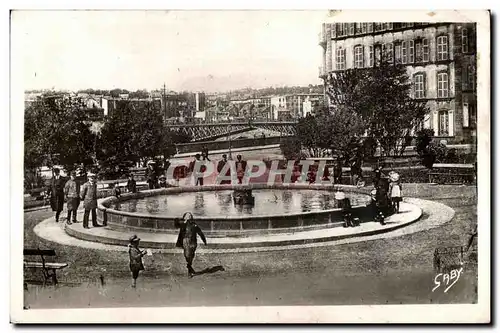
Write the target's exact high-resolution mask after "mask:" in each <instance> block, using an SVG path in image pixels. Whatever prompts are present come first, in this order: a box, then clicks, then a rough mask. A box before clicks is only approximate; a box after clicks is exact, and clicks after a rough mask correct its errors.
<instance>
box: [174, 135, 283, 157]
mask: <svg viewBox="0 0 500 333" xmlns="http://www.w3.org/2000/svg"><path fill="white" fill-rule="evenodd" d="M282 138H284V136H283V137H281V136H272V137H265V138H248V139H235V140H231V142H229V141H205V142H190V143H182V144H177V145H176V147H177V151H178V153H179V154H182V153H194V152H200V151H202V149H203V148H204V147H206V148H207V149H208V150H209V151H210V150H222V149H229V145H231V148H243V147H256V146H267V145H274V144H279V143H280V142H281V139H282Z"/></svg>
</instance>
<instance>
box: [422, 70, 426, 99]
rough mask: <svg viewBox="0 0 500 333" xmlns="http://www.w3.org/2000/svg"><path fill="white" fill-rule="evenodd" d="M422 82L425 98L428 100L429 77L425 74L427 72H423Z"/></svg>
mask: <svg viewBox="0 0 500 333" xmlns="http://www.w3.org/2000/svg"><path fill="white" fill-rule="evenodd" d="M422 80H423V87H424V98H427V75H426V74H425V72H422Z"/></svg>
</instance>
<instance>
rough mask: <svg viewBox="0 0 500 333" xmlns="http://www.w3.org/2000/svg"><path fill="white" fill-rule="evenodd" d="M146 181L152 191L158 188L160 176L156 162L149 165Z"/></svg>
mask: <svg viewBox="0 0 500 333" xmlns="http://www.w3.org/2000/svg"><path fill="white" fill-rule="evenodd" d="M146 179H147V183H148V185H149V189H150V190H152V189H155V188H158V175H157V172H156V163H155V162H154V161H151V162H149V163H148V168H147V169H146Z"/></svg>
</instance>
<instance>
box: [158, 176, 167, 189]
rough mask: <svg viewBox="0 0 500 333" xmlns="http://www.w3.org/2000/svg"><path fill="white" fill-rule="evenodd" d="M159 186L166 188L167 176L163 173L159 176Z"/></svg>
mask: <svg viewBox="0 0 500 333" xmlns="http://www.w3.org/2000/svg"><path fill="white" fill-rule="evenodd" d="M159 185H160V188H166V187H167V177H165V175H161V176H160V182H159Z"/></svg>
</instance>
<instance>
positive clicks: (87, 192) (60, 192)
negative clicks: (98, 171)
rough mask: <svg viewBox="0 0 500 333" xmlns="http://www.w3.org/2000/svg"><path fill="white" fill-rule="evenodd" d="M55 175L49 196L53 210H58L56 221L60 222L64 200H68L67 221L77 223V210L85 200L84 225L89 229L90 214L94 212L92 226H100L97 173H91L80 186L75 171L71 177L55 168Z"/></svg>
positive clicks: (48, 192) (48, 190)
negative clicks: (67, 178)
mask: <svg viewBox="0 0 500 333" xmlns="http://www.w3.org/2000/svg"><path fill="white" fill-rule="evenodd" d="M53 172H54V176H53V177H52V180H51V182H50V185H49V187H48V189H47V196H48V197H49V198H50V206H51V208H52V211H54V212H56V216H55V219H56V222H59V218H60V215H61V212H62V211H63V209H64V201H65V200H66V202H67V209H68V215H67V218H66V222H67V223H68V224H72V223H77V222H78V221H77V219H76V211H77V210H78V206H79V205H80V202H81V201H83V207H84V209H85V210H84V214H83V227H84V228H86V229H88V228H89V226H88V224H89V215H90V214H92V226H94V227H99V225H98V224H97V212H96V209H97V182H96V175H95V174H93V173H90V174H89V175H88V181H87V182H85V183H84V184H83V185H82V186H80V182H79V181H78V180H77V179H76V178H77V174H76V172H75V171H72V172H71V173H70V179H69V180H66V178H64V177H62V176H61V171H60V170H59V169H58V168H54V170H53Z"/></svg>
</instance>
